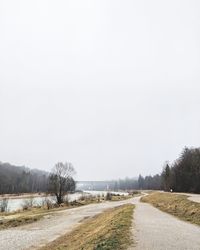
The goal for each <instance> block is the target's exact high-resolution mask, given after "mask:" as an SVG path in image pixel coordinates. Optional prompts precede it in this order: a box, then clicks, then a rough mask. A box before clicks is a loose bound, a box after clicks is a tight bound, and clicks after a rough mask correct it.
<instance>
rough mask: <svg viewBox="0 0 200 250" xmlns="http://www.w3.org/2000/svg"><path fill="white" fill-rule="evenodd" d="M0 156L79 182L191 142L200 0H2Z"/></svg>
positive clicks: (148, 164)
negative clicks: (60, 169) (69, 167)
mask: <svg viewBox="0 0 200 250" xmlns="http://www.w3.org/2000/svg"><path fill="white" fill-rule="evenodd" d="M0 117H1V118H0V119H1V120H0V160H1V161H3V162H10V163H12V164H16V165H26V166H29V167H31V168H40V169H46V170H49V169H51V168H52V167H53V165H54V164H55V163H56V162H57V161H70V162H72V163H73V165H74V167H75V168H76V171H77V179H79V180H103V179H113V178H118V177H121V178H122V177H126V176H129V177H133V176H138V174H139V173H141V174H143V175H146V174H155V173H159V172H160V171H161V169H162V165H163V162H164V161H165V160H170V161H173V160H174V159H175V158H177V157H178V155H179V154H180V151H181V150H182V148H183V147H184V146H188V147H190V146H195V147H198V146H200V1H198V0H196V1H195V0H187V1H186V0H180V1H178V0H168V1H160V0H157V1H156V0H153V1H149V0H140V1H134V0H126V1H124V0H120V1H119V0H112V1H111V0H101V1H95V0H91V1H83V0H80V1H75V0H71V1H66V0H63V1H59V0H57V1H52V0H34V1H30V0H23V1H19V0H18V1H16V0H1V1H0Z"/></svg>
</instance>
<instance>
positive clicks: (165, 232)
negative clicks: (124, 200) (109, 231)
mask: <svg viewBox="0 0 200 250" xmlns="http://www.w3.org/2000/svg"><path fill="white" fill-rule="evenodd" d="M133 234H134V239H135V242H136V246H135V247H132V248H131V249H135V250H199V249H200V227H198V226H195V225H192V224H190V223H187V222H184V221H181V220H179V219H177V218H176V217H174V216H171V215H169V214H167V213H164V212H161V211H160V210H158V209H156V208H154V207H153V206H151V205H149V204H147V203H142V202H139V199H136V209H135V212H134V228H133Z"/></svg>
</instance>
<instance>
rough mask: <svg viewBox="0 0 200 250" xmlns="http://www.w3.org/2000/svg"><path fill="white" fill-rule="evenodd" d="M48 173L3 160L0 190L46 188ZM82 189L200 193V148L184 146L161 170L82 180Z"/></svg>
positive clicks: (12, 191)
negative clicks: (128, 175)
mask: <svg viewBox="0 0 200 250" xmlns="http://www.w3.org/2000/svg"><path fill="white" fill-rule="evenodd" d="M48 178H49V173H48V172H45V171H41V170H35V169H33V170H31V169H29V168H26V167H16V166H12V165H10V164H8V163H0V194H5V193H33V192H47V191H48V180H49V179H48ZM77 189H82V190H111V191H119V190H124V191H128V190H135V189H143V190H144V189H152V190H165V191H170V190H172V191H175V192H193V193H200V148H184V150H183V151H182V153H181V155H180V156H179V158H178V159H177V160H175V161H174V163H172V164H171V165H170V164H169V163H167V162H166V163H165V164H164V167H163V170H162V172H161V174H156V175H154V176H151V175H150V176H146V177H143V176H141V175H139V177H138V178H125V179H119V180H113V181H83V182H78V183H77Z"/></svg>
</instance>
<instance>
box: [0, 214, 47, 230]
mask: <svg viewBox="0 0 200 250" xmlns="http://www.w3.org/2000/svg"><path fill="white" fill-rule="evenodd" d="M42 217H43V216H42V215H35V216H21V217H18V218H13V219H5V220H0V230H2V229H6V228H10V227H18V226H22V225H25V224H29V223H33V222H36V221H38V220H40V219H41V218H42Z"/></svg>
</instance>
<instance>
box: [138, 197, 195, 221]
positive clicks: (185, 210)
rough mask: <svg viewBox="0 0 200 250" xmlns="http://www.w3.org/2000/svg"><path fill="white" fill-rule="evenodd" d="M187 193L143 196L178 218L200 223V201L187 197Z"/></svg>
mask: <svg viewBox="0 0 200 250" xmlns="http://www.w3.org/2000/svg"><path fill="white" fill-rule="evenodd" d="M187 198H188V197H187V196H186V195H179V194H173V193H159V192H156V193H152V194H149V195H147V196H144V197H142V198H141V201H143V202H148V203H151V204H152V205H153V206H154V207H156V208H159V209H160V210H162V211H164V212H167V213H170V214H172V215H175V216H177V217H178V218H180V219H182V220H185V221H189V222H191V223H194V224H197V225H200V203H196V202H193V201H190V200H188V199H187Z"/></svg>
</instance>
